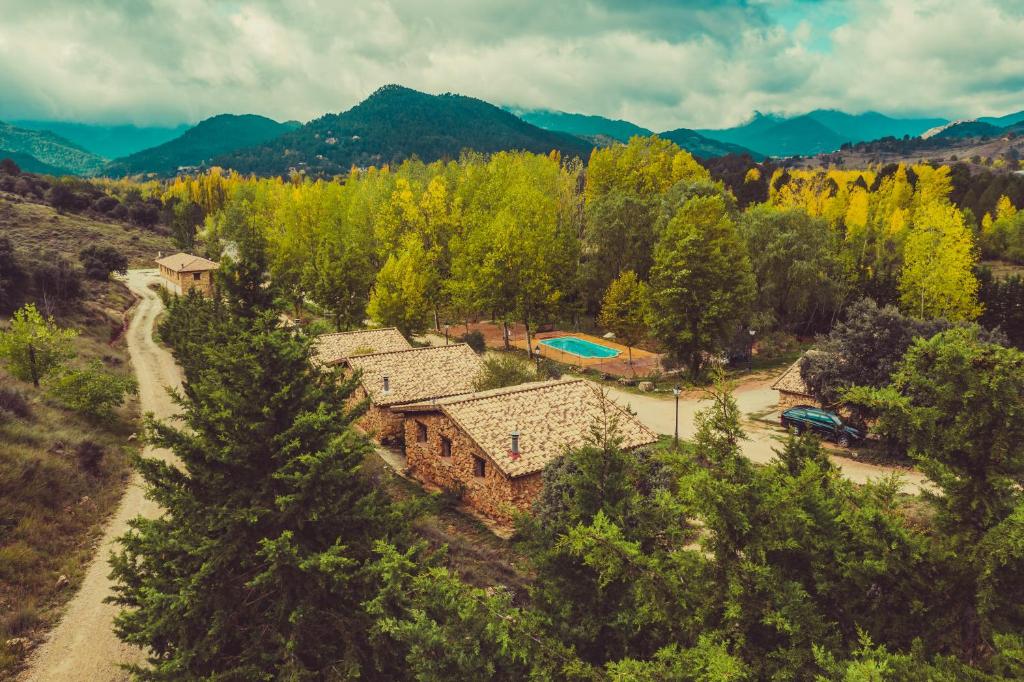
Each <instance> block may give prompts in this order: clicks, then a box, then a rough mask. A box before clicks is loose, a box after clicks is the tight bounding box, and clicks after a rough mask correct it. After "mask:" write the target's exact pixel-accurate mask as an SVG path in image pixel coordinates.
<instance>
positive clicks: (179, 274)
mask: <svg viewBox="0 0 1024 682" xmlns="http://www.w3.org/2000/svg"><path fill="white" fill-rule="evenodd" d="M156 264H157V267H158V268H159V269H160V276H161V277H162V278H163V284H164V287H166V288H167V289H169V290H170V291H172V292H174V293H176V294H187V293H188V292H189V291H191V290H192V289H197V290H199V291H200V292H201V293H202V294H204V295H206V296H210V295H212V294H213V272H214V270H217V269H218V268H219V267H220V265H219V264H217V263H214V262H213V261H212V260H207V259H205V258H203V257H202V256H193V255H192V254H188V253H176V254H174V255H173V256H165V257H163V258H158V259H157V261H156Z"/></svg>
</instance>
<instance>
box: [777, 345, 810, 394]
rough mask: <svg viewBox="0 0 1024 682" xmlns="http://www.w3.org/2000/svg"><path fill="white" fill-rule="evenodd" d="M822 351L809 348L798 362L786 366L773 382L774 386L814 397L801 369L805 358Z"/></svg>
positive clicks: (785, 390) (778, 389) (788, 391)
mask: <svg viewBox="0 0 1024 682" xmlns="http://www.w3.org/2000/svg"><path fill="white" fill-rule="evenodd" d="M820 352H821V351H815V350H809V351H807V352H806V353H804V354H803V355H801V356H800V357H799V358H798V359H797V361H796V362H794V363H793V364H792V365H790V366H789V367H787V368H786V371H785V372H783V373H782V374H781V375H779V378H778V379H776V380H775V383H774V384H772V388H774V389H775V390H776V391H784V392H786V393H797V394H800V395H806V396H810V397H813V395H812V394H811V389H810V388H808V386H807V384H806V383H804V379H803V377H802V376H801V375H800V369H801V368H802V367H803V365H804V360H805V359H806V358H808V357H809V356H812V355H816V354H818V353H820Z"/></svg>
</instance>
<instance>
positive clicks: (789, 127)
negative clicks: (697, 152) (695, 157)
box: [696, 112, 848, 156]
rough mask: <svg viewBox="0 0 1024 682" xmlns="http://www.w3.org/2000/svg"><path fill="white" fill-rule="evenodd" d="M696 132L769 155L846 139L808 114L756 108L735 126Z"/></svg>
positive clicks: (816, 149)
mask: <svg viewBox="0 0 1024 682" xmlns="http://www.w3.org/2000/svg"><path fill="white" fill-rule="evenodd" d="M696 132H698V133H700V134H701V135H703V136H705V137H709V138H711V139H713V140H718V141H720V142H728V143H730V144H737V145H740V146H742V147H747V148H748V149H755V150H757V151H759V152H761V153H763V154H768V155H769V156H793V155H807V154H819V153H821V152H829V151H833V150H835V149H838V148H839V147H840V145H842V144H843V143H844V142H847V141H848V140H847V139H846V138H845V137H843V136H841V135H839V134H838V133H836V132H835V131H833V130H831V129H830V128H828V127H826V126H824V125H822V124H821V123H819V122H818V121H816V120H815V119H814V118H812V117H811V116H809V115H804V116H797V117H795V118H784V117H781V116H776V115H773V114H762V113H760V112H755V114H754V117H753V118H752V119H751V120H750V121H749V122H747V123H745V124H743V125H741V126H737V127H735V128H725V129H722V130H697V131H696Z"/></svg>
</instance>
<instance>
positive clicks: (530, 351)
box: [523, 317, 533, 360]
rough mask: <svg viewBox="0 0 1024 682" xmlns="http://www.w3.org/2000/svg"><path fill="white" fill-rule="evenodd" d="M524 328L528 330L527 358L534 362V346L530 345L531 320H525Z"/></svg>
mask: <svg viewBox="0 0 1024 682" xmlns="http://www.w3.org/2000/svg"><path fill="white" fill-rule="evenodd" d="M523 327H524V328H525V329H526V357H528V358H530V359H531V360H533V344H531V343H530V318H528V317H524V318H523Z"/></svg>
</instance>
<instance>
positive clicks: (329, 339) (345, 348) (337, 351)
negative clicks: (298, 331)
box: [313, 327, 412, 367]
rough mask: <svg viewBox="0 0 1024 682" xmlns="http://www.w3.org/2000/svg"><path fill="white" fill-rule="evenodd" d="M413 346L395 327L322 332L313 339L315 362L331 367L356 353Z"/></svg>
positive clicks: (365, 353)
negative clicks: (331, 332) (330, 332)
mask: <svg viewBox="0 0 1024 682" xmlns="http://www.w3.org/2000/svg"><path fill="white" fill-rule="evenodd" d="M410 348H412V346H411V345H410V344H409V342H408V341H406V339H405V337H404V336H402V333H401V332H399V331H398V330H397V329H395V328H394V327H384V328H382V329H362V330H359V331H354V332H336V333H333V334H321V335H320V336H318V337H316V339H314V341H313V364H315V365H318V366H325V367H331V366H334V365H339V364H345V363H347V360H348V359H349V358H350V357H353V356H356V355H372V354H373V353H388V352H391V351H396V350H409V349H410Z"/></svg>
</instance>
